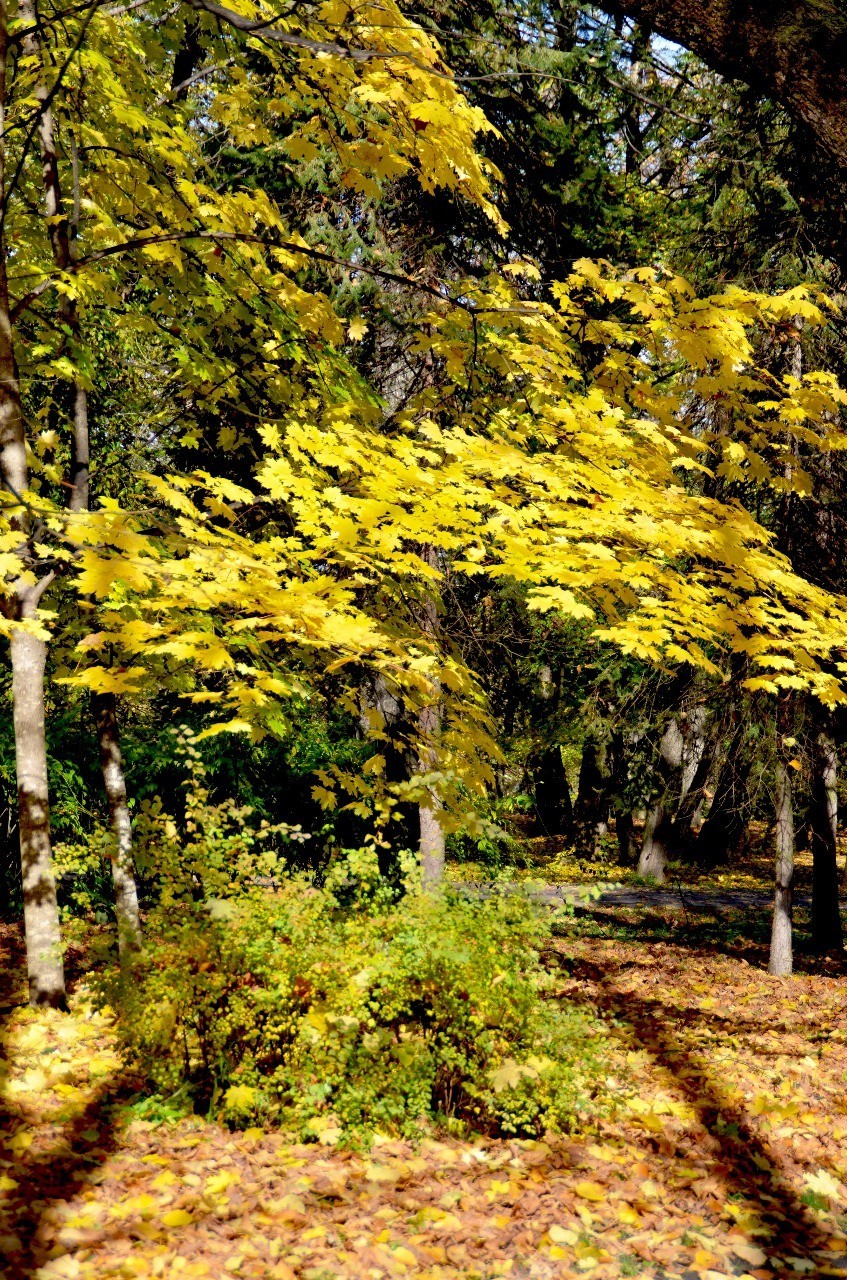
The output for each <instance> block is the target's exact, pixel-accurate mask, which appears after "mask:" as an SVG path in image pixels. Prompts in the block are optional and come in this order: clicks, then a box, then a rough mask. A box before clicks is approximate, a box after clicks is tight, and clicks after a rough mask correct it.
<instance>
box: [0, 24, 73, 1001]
mask: <svg viewBox="0 0 847 1280" xmlns="http://www.w3.org/2000/svg"><path fill="white" fill-rule="evenodd" d="M7 54H8V29H7V14H6V8H5V6H2V7H0V196H2V197H3V198H5V194H6V179H5V144H4V142H3V138H4V132H3V131H4V127H5V105H6V65H7ZM0 482H2V484H3V486H4V487H5V488H6V489H7V490H8V491H9V492H10V493H11V494H13V495H17V496H19V497H20V498H21V499H22V498H23V495H24V494H25V492H26V490H27V487H28V483H29V476H28V472H27V459H26V438H25V434H24V422H23V417H22V414H21V396H20V384H19V382H18V370H17V364H16V361H15V349H14V338H13V333H12V321H11V316H10V313H9V289H8V282H7V277H6V246H5V242H4V243H2V244H0ZM11 524H12V527H13V528H14V529H16V530H18V531H19V532H20V535H21V542H20V546H19V548H18V554H19V555H20V560H21V570H22V571H27V570H31V569H32V567H33V561H34V557H33V555H32V549H31V546H30V544H29V528H28V516H27V510H26V507H25V506H24V505H23V503H21V505H20V507H19V508H18V510H17V512H16V513H15V514H14V515H13V517H12V520H11ZM51 579H52V574H48V575H46V576H43V577H42V578H41V580H40V581H38V582H36V583H35V584H33V583H32V582H31V581H30V582H27V581H24V580H23V578H21V579H19V580H18V581H17V582H15V583H14V585H13V587H12V589H11V594H10V596H9V597H8V598H7V599H6V600H5V601H4V602H3V612H4V613H5V614H6V616H7V617H8V618H9V619H10V621H11V622H12V623H13V624H14V623H18V624H20V623H24V624H27V625H28V626H30V627H32V626H34V624H35V617H36V613H37V610H38V604H39V601H40V599H41V596H42V594H43V592H44V590H45V589H46V587H47V585H48V584H49V582H50V581H51ZM10 647H11V660H12V701H13V706H14V710H13V720H14V732H15V766H16V771H17V786H18V823H19V833H20V848H21V876H22V881H23V897H24V926H25V930H26V944H27V974H28V978H29V998H30V1003H32V1004H49V1005H54V1006H59V1007H61V1006H62V1005H64V1003H65V975H64V966H63V963H62V939H61V930H60V926H59V908H58V904H57V902H56V881H55V878H54V875H53V865H52V858H51V852H50V802H49V794H48V788H47V742H46V736H45V706H44V667H45V662H46V657H47V649H46V645H45V642H44V640H43V639H41V638H39V637H38V636H36V635H34V634H33V633H32V631H30V630H23V629H22V628H21V627H20V626H14V627H13V630H12V635H11V646H10Z"/></svg>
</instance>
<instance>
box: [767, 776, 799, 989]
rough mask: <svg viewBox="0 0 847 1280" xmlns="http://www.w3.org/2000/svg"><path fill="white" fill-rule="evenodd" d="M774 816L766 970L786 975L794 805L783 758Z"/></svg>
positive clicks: (789, 958) (789, 959)
mask: <svg viewBox="0 0 847 1280" xmlns="http://www.w3.org/2000/svg"><path fill="white" fill-rule="evenodd" d="M774 781H775V784H776V785H775V792H776V795H775V806H774V810H775V819H776V837H775V842H776V886H775V890H774V899H773V921H772V924H771V953H770V961H769V963H768V973H773V974H777V975H780V976H781V975H785V974H789V973H791V972H792V969H793V956H792V923H791V915H792V895H793V888H792V885H793V881H794V806H793V803H792V798H791V774H790V772H789V770H788V766H787V765H786V764H785V761H784V760H781V759H778V760H777V762H776V769H775V774H774Z"/></svg>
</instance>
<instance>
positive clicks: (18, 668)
mask: <svg viewBox="0 0 847 1280" xmlns="http://www.w3.org/2000/svg"><path fill="white" fill-rule="evenodd" d="M34 612H35V610H34V609H33V610H28V609H24V610H23V612H22V615H21V621H27V620H28V619H29V618H31V617H32V614H33V613H34ZM11 647H12V699H13V702H14V723H15V764H16V768H17V777H18V822H19V824H20V841H21V876H22V880H23V895H24V927H25V931H26V964H27V976H28V978H29V1000H30V1004H49V1005H54V1006H56V1007H59V1008H60V1007H62V1006H63V1005H64V1003H65V975H64V966H63V963H62V936H61V930H60V926H59V908H58V904H57V902H56V880H55V877H54V875H53V864H52V858H51V851H50V801H49V795H48V789H47V742H46V737H45V726H44V665H45V661H46V658H47V646H46V644H45V643H44V641H43V640H41V639H39V638H37V637H36V636H33V635H31V634H30V633H29V632H27V631H23V630H20V629H18V628H16V629H15V630H14V631H13V632H12V645H11Z"/></svg>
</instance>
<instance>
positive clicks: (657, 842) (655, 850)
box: [638, 800, 668, 884]
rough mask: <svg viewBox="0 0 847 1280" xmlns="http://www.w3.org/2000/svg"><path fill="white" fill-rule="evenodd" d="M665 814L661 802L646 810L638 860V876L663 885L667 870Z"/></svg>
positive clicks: (657, 801) (658, 801)
mask: <svg viewBox="0 0 847 1280" xmlns="http://www.w3.org/2000/svg"><path fill="white" fill-rule="evenodd" d="M666 828H667V814H666V813H665V806H664V805H663V804H662V802H661V800H656V801H654V802H653V804H651V806H650V808H649V809H648V810H647V821H646V822H645V824H644V835H643V837H642V840H641V854H640V856H639V859H638V874H639V875H640V876H644V878H645V879H646V880H655V882H656V884H664V882H665V878H666V875H667V869H668V850H667V845H666V844H665V835H664V833H665V830H666Z"/></svg>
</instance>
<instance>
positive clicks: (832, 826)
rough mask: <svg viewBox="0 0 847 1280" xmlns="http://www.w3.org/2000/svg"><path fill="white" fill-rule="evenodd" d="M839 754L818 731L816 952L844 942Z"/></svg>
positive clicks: (813, 834) (813, 828)
mask: <svg viewBox="0 0 847 1280" xmlns="http://www.w3.org/2000/svg"><path fill="white" fill-rule="evenodd" d="M837 785H838V757H837V755H836V751H835V744H834V742H833V741H832V739H831V738H830V737H829V735H828V734H826V733H820V734H818V738H817V741H816V743H815V753H814V777H813V780H812V806H811V814H810V822H809V836H810V839H811V845H812V945H813V947H814V949H815V951H818V952H826V951H840V950H841V949H842V947H843V945H844V943H843V937H842V932H841V911H840V908H839V902H838V864H837V862H836V845H835V837H836V825H837V821H838V792H837Z"/></svg>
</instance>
